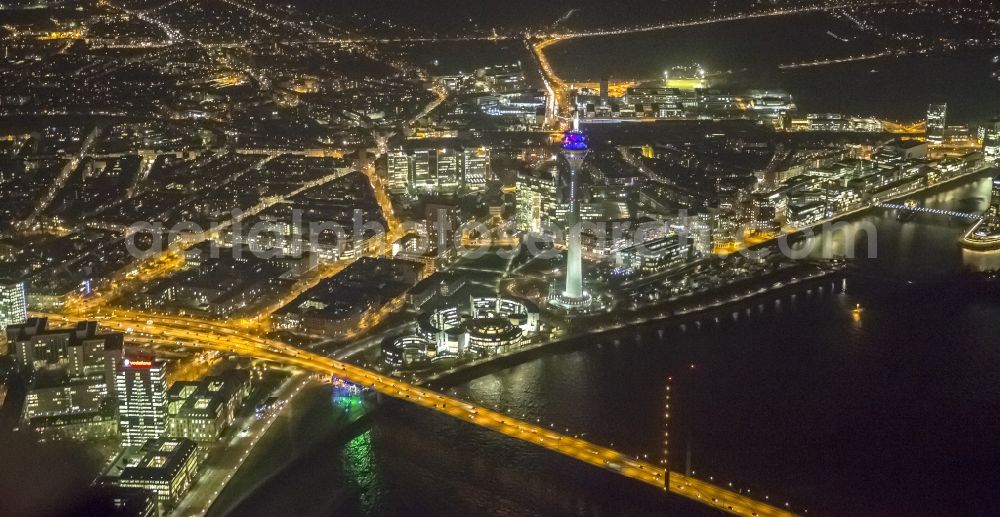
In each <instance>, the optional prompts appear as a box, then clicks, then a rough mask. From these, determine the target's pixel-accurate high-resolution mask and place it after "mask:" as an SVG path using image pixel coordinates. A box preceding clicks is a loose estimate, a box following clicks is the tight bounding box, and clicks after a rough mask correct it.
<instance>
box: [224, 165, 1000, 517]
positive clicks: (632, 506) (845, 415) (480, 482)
mask: <svg viewBox="0 0 1000 517" xmlns="http://www.w3.org/2000/svg"><path fill="white" fill-rule="evenodd" d="M988 192H989V184H988V180H976V181H971V180H970V181H968V182H965V183H964V184H961V185H958V186H955V187H951V188H948V189H946V190H944V191H942V192H939V193H936V194H933V195H929V196H926V197H924V198H922V199H920V200H919V201H920V202H921V203H923V204H925V205H927V206H935V207H939V208H950V209H965V210H969V209H975V208H981V207H983V206H985V205H984V204H985V203H986V202H988V199H989V193H988ZM864 221H867V222H870V223H872V224H874V226H875V228H876V230H877V232H878V238H877V242H878V251H879V258H877V259H874V260H871V261H866V262H865V263H864V264H863V265H862V268H863V270H864V272H865V273H864V275H862V276H852V277H851V278H850V279H848V280H846V282H845V281H843V280H841V279H840V278H831V279H827V280H825V281H823V282H820V283H818V284H814V285H812V286H811V289H812V292H811V293H808V292H806V286H802V287H801V289H796V290H792V291H786V292H783V293H781V294H775V295H773V296H770V297H765V298H762V299H759V300H755V301H753V302H752V303H750V304H748V305H741V306H736V307H732V308H727V309H725V310H724V311H722V312H720V313H716V314H712V315H707V316H706V317H705V318H703V321H702V329H701V330H696V329H693V328H689V329H688V330H687V331H686V332H682V331H681V330H680V329H679V328H678V325H677V324H676V323H669V322H659V323H655V324H648V325H645V326H643V327H638V328H633V329H629V330H627V331H623V332H620V333H618V334H609V335H601V336H597V337H590V338H582V339H581V340H580V341H581V346H580V347H579V348H577V349H576V350H575V351H572V352H568V353H563V354H559V355H553V356H548V357H544V358H541V359H536V360H532V361H530V362H527V363H525V364H522V365H519V366H515V367H512V368H509V369H505V370H502V371H498V372H496V373H493V374H489V375H486V376H484V377H482V378H479V379H477V380H474V381H471V382H469V383H467V384H465V385H463V386H459V387H457V388H456V389H457V392H458V393H459V394H460V395H461V396H463V397H468V398H470V399H473V400H476V401H478V402H480V403H482V404H487V405H491V406H492V405H497V406H499V407H500V408H502V409H509V410H510V411H511V413H512V414H516V415H518V416H520V415H522V414H523V415H525V418H529V419H541V421H542V422H543V423H549V424H551V425H553V426H554V427H556V428H562V429H563V430H565V429H566V428H568V429H569V430H570V431H569V432H571V433H574V434H579V433H587V434H586V438H588V439H590V440H592V441H594V442H596V443H601V444H612V443H613V444H614V446H615V447H616V448H618V449H620V450H622V451H626V452H629V453H632V454H636V455H643V454H647V455H648V456H649V458H650V459H651V460H658V459H659V458H660V454H661V453H660V451H661V449H662V446H661V443H662V437H663V431H664V424H663V404H664V398H663V393H664V386H665V380H666V378H667V377H668V376H673V377H674V381H673V386H674V388H673V390H674V401H673V412H672V420H671V447H670V461H671V462H672V464H673V468H674V469H681V470H682V469H684V467H685V465H684V464H685V461H686V456H687V451H688V450H690V459H691V467H692V468H693V470H694V471H695V473H696V475H697V476H698V477H704V478H708V477H709V476H711V477H713V478H714V479H715V480H716V481H718V482H720V483H722V484H728V483H729V482H732V483H733V486H734V488H739V489H744V490H746V489H749V490H751V493H752V494H755V495H757V496H758V497H763V496H764V495H767V496H769V497H770V500H771V501H772V502H776V503H779V504H783V503H784V502H785V501H789V502H790V503H791V505H792V506H791V507H792V508H793V509H795V510H797V511H799V512H805V511H806V510H808V515H839V516H855V515H911V516H923V515H926V516H941V515H997V514H1000V467H998V465H1000V440H998V439H997V437H998V436H1000V418H997V417H998V415H1000V303H998V299H997V298H996V297H995V296H990V295H988V294H983V293H972V292H971V291H970V292H968V293H966V292H963V291H962V290H961V289H956V288H951V287H947V286H946V287H941V284H939V283H935V284H931V285H929V286H927V287H921V286H919V285H917V284H914V285H907V284H906V282H905V281H904V282H897V281H892V282H889V281H884V280H880V278H887V277H889V276H892V277H897V278H901V279H911V280H925V279H928V278H932V277H934V276H939V275H940V274H941V273H942V272H946V273H956V272H958V271H960V270H961V269H963V268H966V267H970V266H974V267H982V266H983V265H987V266H989V265H990V264H994V262H993V261H995V260H996V259H995V258H991V257H985V258H984V257H983V256H976V257H971V258H970V257H969V256H968V255H964V254H963V253H962V252H961V251H960V250H959V249H958V248H957V247H956V246H955V238H956V237H957V236H958V235H959V234H960V233H961V232H962V230H963V225H962V224H959V223H958V222H955V221H950V220H948V219H935V218H933V217H932V216H920V217H919V218H918V219H917V221H915V222H911V223H899V222H897V221H896V220H895V218H894V217H892V214H891V213H874V214H872V215H870V216H867V217H866V218H864V219H863V220H862V222H859V223H857V224H863V222H864ZM992 267H995V265H993V266H992ZM845 286H846V290H845ZM819 287H822V290H820V289H819ZM793 294H794V297H793V296H792V295H793ZM856 304H861V306H862V307H863V309H864V310H863V311H862V312H861V314H860V315H855V314H854V313H853V312H852V309H853V308H854V307H855V306H856ZM748 311H749V315H748ZM733 312H736V315H735V317H734V315H733V314H732V313H733ZM716 316H718V318H719V322H718V323H716V321H715V318H716ZM691 365H694V369H691ZM325 411H332V409H325V408H324V407H322V406H321V407H320V408H319V409H317V410H316V415H317V416H316V418H324V416H323V415H324V412H325ZM345 489H346V491H347V492H348V493H349V494H350V495H349V496H348V497H346V502H345V496H344V493H345ZM257 495H258V496H263V499H264V500H267V501H269V504H267V505H258V504H247V505H244V506H242V507H240V508H238V509H237V511H236V512H235V513H232V515H241V516H256V515H261V516H263V515H271V514H272V513H270V512H271V511H273V509H274V508H276V507H277V508H281V509H282V510H283V512H285V513H287V514H288V515H317V516H319V515H324V516H325V515H338V514H347V515H354V514H361V515H399V516H404V515H444V516H456V517H458V516H468V515H510V516H531V515H538V516H543V515H711V514H712V513H711V512H709V511H708V510H705V509H702V508H700V507H698V506H696V505H693V504H691V503H689V502H687V501H685V500H681V499H679V498H676V497H670V496H664V495H663V494H661V493H659V492H658V491H657V490H655V489H651V488H648V487H645V486H640V485H639V484H638V483H634V482H631V481H628V480H625V479H619V478H618V477H617V476H615V475H614V474H611V473H606V472H603V471H600V470H598V469H594V468H592V467H588V466H584V465H580V464H577V463H575V462H573V461H571V460H568V459H565V458H562V457H560V456H558V455H556V454H554V453H550V452H547V451H543V450H540V449H537V448H534V447H532V446H530V445H527V444H524V443H521V442H518V441H515V440H512V439H510V438H506V437H503V436H499V435H495V434H492V433H490V432H487V431H484V430H481V429H478V428H475V427H473V426H471V425H468V424H466V423H462V422H458V421H455V420H452V419H450V418H448V417H445V416H441V415H437V414H433V413H430V412H427V411H425V410H423V409H420V408H416V407H411V406H408V405H405V404H402V403H398V402H392V401H390V402H388V403H386V404H385V405H383V406H382V407H381V408H380V409H379V411H378V412H377V413H376V414H375V415H374V417H373V419H372V420H371V426H370V427H369V428H367V430H365V431H364V432H363V433H362V434H361V435H359V436H357V437H356V438H353V439H345V438H343V437H340V436H337V435H330V436H327V437H321V439H320V441H319V442H318V444H317V445H316V446H314V447H312V448H311V449H309V450H308V451H306V454H305V455H304V457H303V459H300V460H299V461H298V462H296V463H293V464H292V466H291V468H289V469H287V470H285V471H283V472H281V473H280V474H279V475H277V476H276V477H275V478H274V479H272V481H271V482H269V483H268V484H266V485H265V486H264V487H263V488H261V491H260V492H259V493H258V494H257Z"/></svg>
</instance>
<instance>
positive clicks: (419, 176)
mask: <svg viewBox="0 0 1000 517" xmlns="http://www.w3.org/2000/svg"><path fill="white" fill-rule="evenodd" d="M410 159H411V160H413V179H412V181H411V182H410V187H411V190H417V191H420V190H424V191H427V190H433V189H434V185H435V183H436V181H435V178H434V172H433V171H434V169H432V168H431V150H430V149H417V150H416V151H413V154H412V155H411V156H410Z"/></svg>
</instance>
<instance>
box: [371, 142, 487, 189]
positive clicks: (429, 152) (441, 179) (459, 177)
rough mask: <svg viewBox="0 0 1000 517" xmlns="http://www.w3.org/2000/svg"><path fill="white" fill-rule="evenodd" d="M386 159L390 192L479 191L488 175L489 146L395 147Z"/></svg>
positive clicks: (484, 187) (484, 184)
mask: <svg viewBox="0 0 1000 517" xmlns="http://www.w3.org/2000/svg"><path fill="white" fill-rule="evenodd" d="M386 160H387V162H386V176H387V178H388V181H389V191H390V192H392V193H393V194H455V193H457V192H458V191H459V190H460V189H462V188H465V189H466V190H468V191H470V192H481V191H483V190H485V189H486V182H487V181H488V180H489V179H490V149H489V148H488V147H466V148H452V147H445V148H440V149H409V150H404V149H396V150H393V151H389V154H388V156H387V157H386Z"/></svg>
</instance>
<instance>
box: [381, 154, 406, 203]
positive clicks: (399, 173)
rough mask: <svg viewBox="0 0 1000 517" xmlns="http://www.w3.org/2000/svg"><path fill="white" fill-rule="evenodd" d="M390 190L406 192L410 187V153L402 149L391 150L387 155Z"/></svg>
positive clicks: (396, 192) (400, 192) (399, 192)
mask: <svg viewBox="0 0 1000 517" xmlns="http://www.w3.org/2000/svg"><path fill="white" fill-rule="evenodd" d="M386 160H387V163H386V166H387V168H388V170H387V172H388V174H387V176H388V179H389V191H390V192H392V193H393V194H405V193H406V192H407V190H408V189H409V188H410V177H411V174H410V165H411V164H410V155H409V154H407V152H406V151H404V150H402V149H394V150H392V151H389V154H388V156H386Z"/></svg>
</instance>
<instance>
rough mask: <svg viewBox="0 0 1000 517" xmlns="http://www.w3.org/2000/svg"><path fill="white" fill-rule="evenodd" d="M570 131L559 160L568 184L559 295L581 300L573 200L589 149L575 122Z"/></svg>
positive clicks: (575, 203)
mask: <svg viewBox="0 0 1000 517" xmlns="http://www.w3.org/2000/svg"><path fill="white" fill-rule="evenodd" d="M573 122H574V123H573V129H572V130H570V131H567V132H566V134H565V135H564V136H563V146H562V150H563V157H564V158H566V163H567V164H568V165H569V185H567V187H568V188H567V197H568V199H567V202H568V206H567V207H566V208H567V210H566V248H567V250H566V290H565V291H563V296H564V297H565V298H567V299H569V300H582V299H584V297H585V296H586V294H585V293H584V291H583V251H582V249H581V248H582V246H583V243H582V242H581V236H580V228H579V224H580V200H579V198H578V197H577V196H578V194H577V184H578V183H579V181H580V178H579V173H580V168H581V166H582V165H583V160H584V159H585V158H586V157H587V152H588V151H589V148H588V146H587V140H586V138H585V137H584V136H583V133H582V132H580V130H579V128H578V124H579V123H578V122H577V120H576V119H574V121H573Z"/></svg>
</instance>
